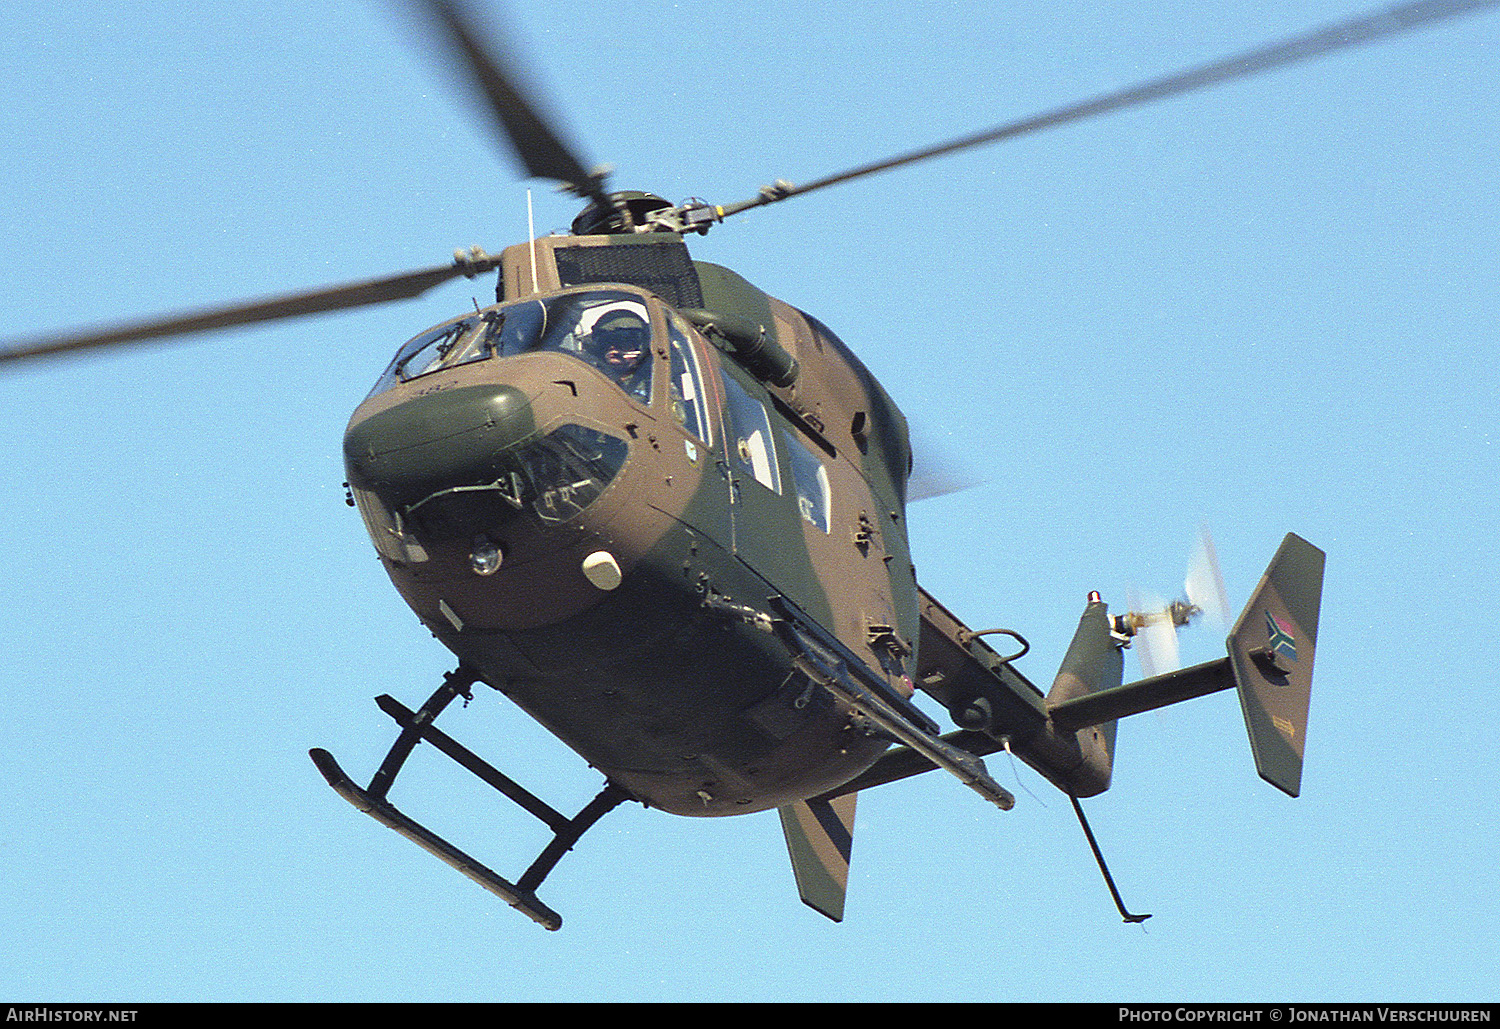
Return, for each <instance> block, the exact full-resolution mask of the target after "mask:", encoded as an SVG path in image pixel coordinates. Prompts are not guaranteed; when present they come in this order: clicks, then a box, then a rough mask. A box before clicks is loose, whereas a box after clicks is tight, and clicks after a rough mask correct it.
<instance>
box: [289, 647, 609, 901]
mask: <svg viewBox="0 0 1500 1029" xmlns="http://www.w3.org/2000/svg"><path fill="white" fill-rule="evenodd" d="M479 681H481V680H480V678H479V675H478V673H476V672H474V671H473V670H471V669H469V668H467V667H464V666H460V667H459V668H458V669H456V670H455V671H452V672H449V673H448V674H447V675H445V676H444V677H443V685H441V686H439V687H438V689H437V691H436V692H435V693H433V695H432V696H431V697H429V698H428V699H427V702H426V703H425V704H423V705H422V707H421V708H420V709H419V710H417V711H411V710H409V709H408V708H407V707H405V706H404V705H403V704H401V702H400V701H398V700H396V699H395V698H393V697H390V696H387V695H382V696H379V697H377V698H375V702H376V703H377V704H378V705H379V706H380V709H381V710H382V711H384V712H385V713H386V714H388V715H390V716H391V718H393V719H394V720H395V721H396V724H398V725H400V726H401V735H400V736H399V737H397V739H396V742H395V743H394V744H392V745H391V749H390V751H389V752H388V753H387V754H386V756H385V760H384V761H382V762H381V763H380V768H379V769H378V770H377V771H376V772H375V775H374V777H373V778H372V779H371V780H370V785H369V786H368V787H366V788H361V787H360V786H358V785H357V784H356V783H355V782H354V780H352V779H350V778H349V776H348V775H347V774H346V773H345V772H344V770H343V769H342V768H340V767H339V764H338V762H337V761H335V760H334V758H333V755H332V754H330V753H329V752H328V751H326V750H323V749H321V748H314V749H312V750H310V751H308V753H309V755H310V756H311V757H312V759H313V763H314V764H316V765H317V766H318V771H320V772H322V773H323V778H325V779H327V780H328V784H329V785H330V786H332V787H333V788H334V790H335V791H336V792H337V793H338V794H339V796H341V797H343V798H344V799H345V800H347V801H348V802H349V803H350V804H353V805H354V806H355V807H356V808H358V809H359V810H361V811H363V812H364V813H365V814H367V815H369V816H370V817H372V818H374V819H375V820H376V821H378V822H380V823H381V824H383V825H386V826H389V827H390V828H392V829H394V830H396V831H397V832H398V833H400V834H401V835H403V836H405V837H406V838H407V839H409V840H411V841H412V842H414V843H416V844H417V845H418V846H420V847H422V848H423V849H424V850H426V851H427V852H428V853H430V854H432V855H434V856H435V857H437V858H439V859H441V860H442V861H444V862H445V863H447V864H449V865H451V866H452V867H454V868H456V869H458V870H459V871H460V872H462V873H463V874H464V875H466V876H468V877H469V878H470V879H473V880H474V881H475V882H477V883H478V884H479V885H481V886H483V887H484V888H485V889H487V890H489V891H490V892H491V893H493V894H495V895H496V896H498V897H500V898H501V899H502V900H504V901H505V902H506V903H507V904H509V905H510V906H511V907H513V908H515V909H516V910H518V911H520V912H521V913H522V914H524V915H526V916H527V917H528V918H530V919H531V920H532V921H534V922H536V923H537V924H538V925H541V926H542V927H544V928H546V929H553V930H556V929H560V928H562V916H561V915H559V914H558V913H557V912H555V911H553V910H552V909H551V908H549V907H547V905H545V904H543V903H542V902H541V901H540V900H538V899H537V897H536V888H537V887H538V886H540V885H541V884H542V880H543V879H545V878H546V877H547V874H548V873H549V872H551V871H552V869H553V867H554V866H556V864H557V862H558V861H559V860H561V859H562V856H563V855H564V854H566V853H567V852H568V851H569V850H571V849H572V848H573V844H575V843H577V842H578V839H579V837H581V836H582V835H583V834H584V833H585V832H587V831H588V829H589V828H590V827H591V826H592V825H593V824H594V823H595V822H597V821H598V820H599V819H600V818H602V817H603V816H604V815H605V814H607V813H608V812H609V811H611V810H613V809H614V808H615V806H616V805H618V804H619V803H620V802H621V801H624V800H629V799H631V797H630V794H629V793H627V792H626V791H625V790H624V789H623V788H621V787H620V786H617V785H616V784H614V783H612V782H609V783H606V784H605V787H604V789H603V790H602V791H600V793H599V795H598V796H596V797H595V798H594V799H593V800H591V801H590V802H589V803H588V804H586V805H585V806H584V807H583V809H582V810H581V811H579V812H578V814H576V815H574V816H573V817H572V818H569V817H568V816H567V815H564V814H562V813H561V812H559V811H558V810H556V809H555V808H553V807H552V806H551V805H549V804H547V803H546V802H545V801H543V800H541V799H540V798H538V797H537V796H536V795H535V794H533V793H532V792H531V791H530V790H528V789H526V788H525V787H524V786H522V785H521V784H520V783H518V782H516V781H515V780H514V779H511V778H510V777H509V776H507V775H505V774H504V773H503V772H501V771H499V770H498V769H496V768H495V767H494V766H492V765H490V764H489V762H487V761H485V760H484V759H483V758H481V757H479V756H478V755H477V754H475V753H474V752H473V751H471V750H469V749H468V748H467V747H465V746H464V745H463V744H461V743H459V742H458V741H457V740H455V739H453V738H452V737H451V736H449V735H448V734H446V733H444V732H442V731H441V730H439V729H438V728H437V727H436V726H434V725H433V724H432V722H433V720H434V719H436V718H437V716H438V715H439V714H440V713H441V712H442V711H443V709H444V708H445V707H447V706H448V704H449V703H450V702H451V701H452V700H453V698H454V697H457V696H463V697H464V698H465V699H466V700H467V699H469V698H470V697H471V694H470V692H469V687H470V686H472V685H473V684H474V683H476V682H479ZM422 740H426V741H428V742H429V743H431V744H432V745H433V746H434V747H436V748H437V749H438V750H440V751H442V752H443V753H444V754H446V755H447V756H448V757H451V758H452V759H453V760H454V761H455V762H457V763H458V764H459V765H461V766H462V767H464V768H465V769H467V770H468V771H470V772H472V773H474V775H475V776H477V777H478V778H479V779H481V780H482V781H483V782H485V783H486V784H488V785H489V786H492V787H494V789H495V790H496V791H498V792H499V793H501V794H502V795H504V796H505V797H506V798H507V799H509V800H511V801H513V802H514V803H515V804H516V805H518V806H519V807H521V808H522V809H524V810H525V811H526V812H527V813H528V814H530V815H532V816H534V817H535V818H537V819H539V820H540V821H542V822H544V823H545V824H546V825H547V827H548V828H549V829H551V830H552V833H553V837H552V841H551V842H550V843H549V844H547V846H546V847H545V848H544V849H543V850H542V852H541V854H540V855H538V856H537V859H536V860H535V861H533V862H532V864H531V867H530V868H528V869H527V870H526V872H525V874H523V875H522V876H521V879H520V881H519V882H515V883H512V882H510V881H509V880H508V879H506V878H504V877H503V876H501V875H499V874H497V873H496V872H494V871H493V870H491V869H490V868H488V867H487V866H485V865H483V864H481V863H480V862H479V861H476V860H475V859H474V858H472V857H470V856H469V855H468V854H466V853H465V852H464V851H462V850H460V849H459V848H458V847H455V846H454V845H453V844H451V843H449V842H448V841H447V840H445V839H443V838H442V837H441V836H439V835H438V834H437V833H435V832H433V831H432V830H431V829H428V828H427V827H426V826H424V825H422V824H421V823H420V822H417V821H415V820H414V819H412V818H411V817H409V816H408V815H406V814H405V813H403V812H402V811H400V810H399V809H397V808H396V807H395V805H393V804H391V803H390V801H388V800H387V799H386V793H387V792H388V791H389V790H390V788H391V784H392V783H394V782H395V780H396V776H397V774H398V773H399V772H400V771H401V767H402V765H403V764H404V763H405V762H406V758H407V757H408V755H410V754H411V751H412V748H413V747H415V746H416V745H417V744H418V743H420V742H421V741H422Z"/></svg>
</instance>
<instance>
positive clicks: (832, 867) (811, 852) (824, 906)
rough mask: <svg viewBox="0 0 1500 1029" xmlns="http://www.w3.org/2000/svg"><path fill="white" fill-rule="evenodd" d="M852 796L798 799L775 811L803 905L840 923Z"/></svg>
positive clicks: (851, 840) (846, 879) (850, 841)
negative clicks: (826, 798)
mask: <svg viewBox="0 0 1500 1029" xmlns="http://www.w3.org/2000/svg"><path fill="white" fill-rule="evenodd" d="M856 797H858V794H856V793H847V794H845V795H844V796H842V797H836V798H835V799H833V800H831V801H830V800H822V799H820V798H814V799H813V800H799V801H798V802H797V803H795V804H788V805H787V806H786V807H783V808H780V809H779V812H780V814H781V831H782V832H784V833H785V834H786V849H787V851H788V853H790V854H791V857H792V873H793V874H794V875H795V876H796V877H797V892H798V893H799V894H801V896H802V902H803V903H804V904H806V905H807V906H808V907H810V908H812V909H813V910H814V911H817V912H819V913H820V914H823V915H827V916H828V917H829V918H831V919H833V920H834V921H835V922H842V921H843V920H844V893H845V891H846V889H847V888H848V885H849V855H850V851H851V848H852V846H853V843H854V803H855V798H856Z"/></svg>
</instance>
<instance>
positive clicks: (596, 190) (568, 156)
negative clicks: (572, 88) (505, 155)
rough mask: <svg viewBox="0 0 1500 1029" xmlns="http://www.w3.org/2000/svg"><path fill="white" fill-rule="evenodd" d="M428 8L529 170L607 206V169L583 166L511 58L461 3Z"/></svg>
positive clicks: (437, 2)
mask: <svg viewBox="0 0 1500 1029" xmlns="http://www.w3.org/2000/svg"><path fill="white" fill-rule="evenodd" d="M427 8H428V10H429V11H430V12H431V13H432V16H433V17H434V18H435V19H436V20H437V21H439V22H440V23H441V24H442V27H443V29H445V30H446V32H447V35H448V38H449V40H450V41H451V42H452V44H453V45H454V48H455V49H456V50H457V51H458V54H459V56H461V57H462V58H463V61H464V64H465V66H466V67H467V68H468V70H469V74H470V75H471V76H472V78H473V84H474V85H476V86H478V87H479V92H480V93H481V94H482V96H481V98H480V99H481V100H482V101H483V106H484V107H485V109H486V110H487V111H488V112H489V113H490V114H491V115H492V116H493V117H494V119H495V121H496V123H497V126H498V127H499V128H500V129H501V130H502V131H503V132H504V134H505V137H506V138H507V139H508V140H509V141H510V144H511V147H512V149H513V150H514V151H515V153H516V156H517V157H518V158H520V161H521V164H522V165H523V166H524V167H525V169H526V171H527V173H528V174H529V175H533V176H535V177H537V178H543V179H553V180H555V181H557V182H561V183H563V184H564V185H566V186H567V187H568V188H569V189H571V190H572V191H573V192H574V193H576V194H578V195H579V196H581V197H588V198H590V199H591V200H596V201H599V202H600V203H603V204H605V205H606V206H607V205H608V200H607V199H606V197H605V193H604V189H603V179H604V176H603V174H602V173H598V174H596V173H591V172H589V171H587V170H585V168H584V166H583V162H582V161H581V160H579V159H578V157H577V156H575V155H574V153H573V150H572V149H571V148H570V147H568V145H567V144H565V143H564V142H563V141H562V138H561V137H560V136H559V135H558V133H557V132H556V131H555V130H554V129H553V128H552V126H550V125H549V124H548V123H547V120H546V119H545V118H543V117H542V115H541V113H540V112H539V111H538V109H537V104H536V103H535V101H534V99H528V97H527V95H526V93H525V92H524V91H523V90H522V89H521V88H520V87H519V86H518V85H517V83H516V80H515V77H514V75H508V74H506V72H505V71H504V70H503V69H502V65H503V64H504V63H507V62H503V61H502V60H500V59H499V57H498V56H497V55H496V54H495V53H494V52H493V50H492V48H491V47H489V46H487V45H486V44H485V43H484V42H482V41H481V40H480V38H479V36H478V34H477V33H476V32H475V31H474V30H473V29H472V28H471V27H470V26H469V24H468V22H467V21H466V20H465V18H464V17H463V15H462V14H460V12H459V10H458V7H457V6H456V5H455V4H452V3H448V2H445V0H427ZM511 63H513V62H511Z"/></svg>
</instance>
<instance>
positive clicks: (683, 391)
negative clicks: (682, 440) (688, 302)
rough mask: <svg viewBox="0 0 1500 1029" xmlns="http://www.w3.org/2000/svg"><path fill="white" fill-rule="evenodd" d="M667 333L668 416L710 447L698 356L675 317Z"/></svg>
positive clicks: (710, 441) (711, 439)
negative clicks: (669, 362)
mask: <svg viewBox="0 0 1500 1029" xmlns="http://www.w3.org/2000/svg"><path fill="white" fill-rule="evenodd" d="M667 333H668V336H669V337H670V339H671V351H672V363H671V376H672V388H671V390H670V392H669V394H668V400H669V402H670V403H671V405H672V417H673V418H675V419H677V424H678V425H681V426H682V427H683V428H684V429H686V430H687V431H688V432H690V433H692V434H693V435H694V436H697V437H698V438H699V439H701V440H703V442H705V443H707V444H709V445H710V446H712V445H713V437H712V436H711V435H710V434H709V431H708V425H709V421H708V405H707V403H706V399H705V397H704V395H703V376H702V374H701V373H700V370H699V368H698V356H697V354H695V353H694V352H693V346H692V344H691V343H689V342H688V337H687V334H686V333H685V332H683V331H682V329H681V328H680V327H679V326H678V325H677V321H676V318H675V317H674V318H672V319H671V320H669V321H668V322H667Z"/></svg>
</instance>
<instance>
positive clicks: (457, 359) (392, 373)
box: [370, 290, 652, 403]
mask: <svg viewBox="0 0 1500 1029" xmlns="http://www.w3.org/2000/svg"><path fill="white" fill-rule="evenodd" d="M532 350H554V351H558V352H560V353H564V354H569V355H571V356H573V357H576V358H578V359H579V360H581V361H584V362H586V363H587V364H589V365H592V366H593V367H595V368H597V369H599V370H600V371H601V372H603V373H604V374H605V375H606V376H607V377H608V378H609V379H610V380H611V381H612V382H614V383H615V384H616V385H618V386H619V387H620V388H621V389H623V390H624V391H625V392H626V393H628V394H630V395H631V396H632V397H634V398H635V399H637V400H639V401H641V402H643V403H645V402H648V401H649V400H650V399H651V365H652V361H651V316H650V313H649V312H648V311H647V309H646V305H645V303H644V302H643V301H642V300H641V298H640V297H638V296H636V295H635V294H633V293H624V292H621V291H618V290H592V291H589V292H586V293H570V294H565V295H563V296H559V297H552V298H550V299H548V300H526V301H522V302H521V303H517V304H509V305H507V306H504V307H498V308H491V309H490V310H487V311H482V312H475V313H474V314H472V315H468V316H466V317H463V318H458V319H455V320H453V321H451V322H446V323H444V324H442V325H439V326H437V327H436V328H434V329H429V330H427V331H426V332H424V333H422V335H420V336H418V337H416V338H415V339H413V340H411V341H410V342H408V343H407V344H406V345H405V346H404V347H402V348H401V350H400V352H399V353H398V354H397V355H396V358H395V360H394V361H392V362H391V364H390V367H388V368H387V369H386V370H385V374H384V375H382V376H381V377H380V380H379V381H378V382H376V383H375V388H374V389H373V390H371V391H370V395H371V396H374V395H375V394H377V393H381V392H383V391H385V390H387V389H390V388H391V387H392V386H394V385H395V384H396V383H398V382H406V381H408V380H410V379H414V378H416V377H418V376H420V375H426V374H428V373H430V372H435V371H438V370H440V369H443V368H455V367H457V366H458V365H461V364H467V363H468V362H470V361H482V360H484V359H486V358H489V357H497V356H498V357H508V356H511V355H514V354H521V353H525V352H527V351H532Z"/></svg>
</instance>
